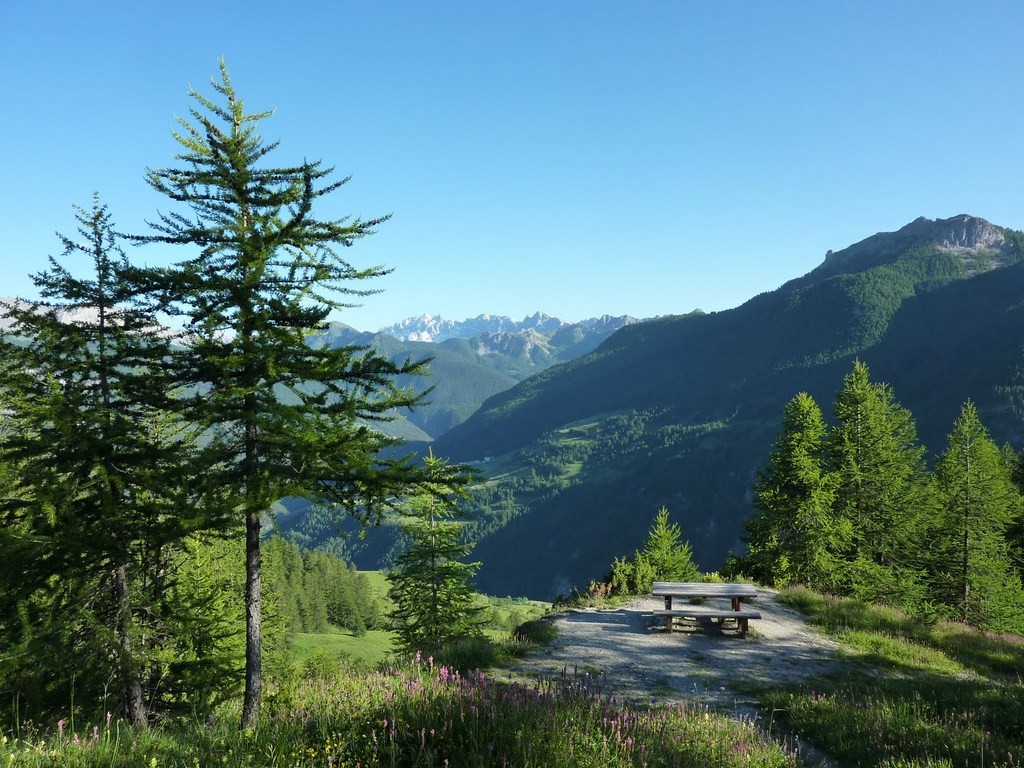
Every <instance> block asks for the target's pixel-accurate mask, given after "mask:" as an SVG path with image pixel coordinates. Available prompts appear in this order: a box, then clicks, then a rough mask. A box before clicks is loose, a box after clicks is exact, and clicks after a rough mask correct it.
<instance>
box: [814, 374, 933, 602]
mask: <svg viewBox="0 0 1024 768" xmlns="http://www.w3.org/2000/svg"><path fill="white" fill-rule="evenodd" d="M835 417H836V421H837V424H836V427H835V429H834V430H833V432H832V434H831V436H830V438H829V441H828V453H829V459H830V469H831V470H832V471H834V472H835V473H836V475H837V477H838V487H837V489H836V499H835V504H834V509H835V512H836V513H837V514H838V515H839V516H841V517H842V518H843V519H845V520H847V521H848V523H849V525H850V529H851V533H852V542H851V543H852V547H851V549H850V551H849V552H848V559H849V560H850V562H851V563H853V564H854V566H855V567H853V568H852V569H848V571H849V573H850V575H851V577H852V579H853V580H854V582H855V584H854V585H853V586H854V587H856V588H858V589H860V590H861V591H862V592H863V596H865V597H868V598H870V599H874V598H879V599H884V600H895V601H897V602H898V601H900V600H901V599H903V598H902V597H901V595H905V594H908V590H913V589H914V588H915V587H916V586H917V584H916V582H915V575H914V574H915V573H916V572H919V571H920V567H921V565H922V564H921V562H920V552H921V542H920V538H919V536H920V530H921V525H920V524H921V521H922V519H923V518H924V517H925V516H926V515H928V514H929V511H930V509H931V506H932V501H931V496H930V493H929V483H928V476H927V474H926V468H925V463H924V448H923V447H922V446H921V445H920V443H919V442H918V439H917V428H916V426H915V424H914V420H913V418H912V416H911V415H910V412H909V411H907V410H906V409H905V408H903V407H902V406H901V405H899V403H897V402H896V400H895V398H894V396H893V392H892V389H891V388H890V387H889V386H888V385H885V384H875V383H873V382H872V381H871V380H870V376H869V372H868V368H867V366H866V365H865V364H864V363H862V362H860V361H857V362H856V363H855V364H854V368H853V371H851V372H850V373H849V374H847V376H846V378H845V379H844V380H843V388H842V390H840V391H839V393H838V394H837V396H836V402H835Z"/></svg>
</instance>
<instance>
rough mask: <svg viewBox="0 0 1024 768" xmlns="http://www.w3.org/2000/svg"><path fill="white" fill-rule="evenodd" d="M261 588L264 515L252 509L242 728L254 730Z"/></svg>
mask: <svg viewBox="0 0 1024 768" xmlns="http://www.w3.org/2000/svg"><path fill="white" fill-rule="evenodd" d="M261 603H262V587H261V584H260V513H259V511H258V510H253V509H250V510H248V511H247V513H246V518H245V700H244V702H243V704H242V727H243V728H252V727H253V726H254V725H256V719H257V717H258V716H259V712H260V701H261V699H262V697H263V659H262V657H261V652H260V647H261V645H262V642H263V627H262V620H261Z"/></svg>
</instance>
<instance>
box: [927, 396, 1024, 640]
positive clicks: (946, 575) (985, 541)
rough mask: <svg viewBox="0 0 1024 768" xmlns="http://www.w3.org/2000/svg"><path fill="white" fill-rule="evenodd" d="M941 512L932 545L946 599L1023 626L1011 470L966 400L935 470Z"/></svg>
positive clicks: (974, 615) (973, 614)
mask: <svg viewBox="0 0 1024 768" xmlns="http://www.w3.org/2000/svg"><path fill="white" fill-rule="evenodd" d="M936 476H937V478H938V484H939V492H940V498H941V501H942V514H941V516H940V525H939V526H938V530H937V535H936V537H935V541H933V546H932V549H933V551H934V553H935V556H936V567H935V577H934V578H935V580H936V586H937V592H938V597H939V599H940V600H941V601H942V602H944V603H946V604H947V605H950V606H952V607H953V608H954V610H955V613H956V615H957V617H958V618H960V619H962V620H963V621H966V622H968V623H970V624H974V625H975V626H979V627H982V628H985V629H996V630H1010V631H1014V632H1019V631H1020V630H1021V629H1022V628H1024V589H1022V588H1021V580H1020V574H1019V573H1018V572H1017V570H1016V569H1015V568H1014V567H1013V564H1012V562H1011V559H1010V552H1009V541H1008V540H1007V536H1006V534H1007V530H1008V529H1009V527H1010V525H1011V524H1012V523H1013V522H1014V521H1015V520H1016V519H1018V517H1019V515H1020V512H1021V495H1020V492H1019V491H1018V490H1017V488H1016V486H1015V485H1014V483H1013V477H1012V467H1011V466H1010V465H1009V464H1008V463H1007V462H1006V460H1005V457H1004V456H1003V454H1002V452H1001V451H1000V450H999V448H998V447H997V446H996V445H995V443H993V442H992V440H991V439H990V438H989V435H988V431H987V430H986V429H985V427H984V425H982V423H981V420H980V419H979V418H978V412H977V409H976V408H975V407H974V404H973V403H971V402H969V401H968V402H967V403H966V404H965V405H964V407H963V410H962V411H961V413H960V417H959V418H958V419H957V421H956V423H955V424H954V426H953V432H952V433H951V434H950V435H949V441H948V447H947V448H946V451H945V452H944V453H943V454H942V456H941V457H940V459H939V462H938V466H937V468H936Z"/></svg>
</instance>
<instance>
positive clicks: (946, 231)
mask: <svg viewBox="0 0 1024 768" xmlns="http://www.w3.org/2000/svg"><path fill="white" fill-rule="evenodd" d="M915 245H916V246H930V247H934V248H936V249H939V250H944V251H952V252H954V253H959V254H960V255H961V256H962V257H963V256H968V257H969V256H973V255H976V254H978V253H980V252H986V253H990V254H991V255H992V256H994V257H996V259H995V261H993V262H992V264H991V266H992V267H997V266H1001V263H1000V261H999V259H998V257H999V256H1000V255H1002V254H1003V253H1005V252H1006V251H1007V249H1008V248H1009V243H1008V242H1007V238H1006V230H1005V229H1003V228H1002V227H998V226H996V225H995V224H992V223H990V222H988V221H986V220H985V219H981V218H978V217H977V216H971V215H969V214H966V213H962V214H960V215H958V216H951V217H950V218H948V219H929V218H926V217H924V216H920V217H918V218H916V219H914V220H913V221H912V222H910V223H909V224H907V225H906V226H904V227H902V228H900V229H898V230H897V231H895V232H879V233H878V234H875V235H872V236H871V237H868V238H865V239H864V240H861V241H860V242H859V243H854V244H853V245H851V246H850V247H848V248H844V249H843V250H841V251H829V252H828V253H826V254H825V261H824V262H823V263H822V264H821V265H820V266H819V267H818V268H817V269H816V270H815V272H828V273H835V272H840V271H843V270H844V269H849V268H851V267H852V268H856V267H861V266H864V267H868V266H874V265H876V264H878V263H880V262H882V261H885V260H887V259H888V258H890V257H896V256H898V255H899V254H900V253H901V252H903V251H905V250H906V249H907V248H910V247H912V246H915ZM864 259H868V260H869V261H868V262H866V263H863V264H862V263H861V262H862V260H864Z"/></svg>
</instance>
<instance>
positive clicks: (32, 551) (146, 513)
mask: <svg viewBox="0 0 1024 768" xmlns="http://www.w3.org/2000/svg"><path fill="white" fill-rule="evenodd" d="M76 218H77V220H78V223H79V227H78V231H77V235H76V236H75V237H68V236H63V235H61V236H60V237H61V240H62V242H63V244H64V254H63V255H64V258H65V259H74V258H83V257H84V258H85V259H87V260H88V261H89V262H91V263H90V267H91V271H92V276H91V277H90V278H79V277H75V276H74V275H73V274H72V272H71V271H70V270H69V269H68V268H66V267H65V266H63V265H61V264H60V263H59V262H58V261H57V260H56V259H53V258H51V259H50V268H49V269H48V270H47V271H44V272H40V273H38V274H36V275H34V276H33V281H34V283H35V285H36V287H37V289H38V290H39V292H40V294H41V297H42V299H41V300H40V301H37V302H32V303H17V302H16V303H12V304H9V305H7V307H6V314H7V316H8V317H9V318H10V319H11V320H12V321H13V324H12V326H11V329H10V335H7V336H5V337H4V338H3V340H2V350H3V356H2V368H3V370H2V376H0V381H2V384H0V394H2V397H3V407H4V411H5V414H4V419H5V421H6V422H7V428H6V429H5V430H4V433H3V438H2V440H0V448H2V451H3V455H4V457H5V459H6V460H7V461H9V462H10V465H11V466H14V467H17V470H18V474H19V476H20V478H21V485H22V488H21V491H20V492H19V493H17V494H13V495H11V494H9V495H7V496H5V497H4V499H3V501H2V503H0V521H2V522H3V523H4V526H5V527H8V528H9V530H19V531H21V536H20V538H19V541H20V546H18V547H16V548H15V549H13V550H8V551H6V552H4V554H3V557H2V560H3V565H2V568H3V570H4V571H8V572H10V571H12V570H13V571H14V572H13V573H6V574H4V575H5V576H7V578H4V579H3V581H4V585H3V586H4V589H0V592H3V593H4V597H5V599H8V600H16V599H21V601H22V603H21V604H22V606H23V608H22V610H23V612H25V611H31V610H35V612H36V614H38V615H37V619H38V625H37V628H36V630H27V635H26V636H33V635H34V636H35V637H36V638H37V639H41V640H43V641H44V642H49V641H46V639H45V637H44V636H43V634H42V633H40V632H39V631H38V627H41V626H45V625H47V622H49V621H55V622H56V623H58V624H63V626H62V627H58V628H56V631H55V633H54V634H53V635H52V637H51V639H52V640H53V641H54V643H51V645H50V646H47V647H46V648H44V649H43V650H42V651H41V652H42V653H44V654H46V655H48V656H49V657H50V659H48V660H47V661H50V660H52V659H54V658H57V659H65V660H68V661H70V662H74V663H77V664H78V666H80V667H81V668H82V669H83V670H89V672H88V673H86V674H83V675H82V677H83V678H87V677H89V675H99V678H98V679H99V681H102V682H97V690H89V691H87V690H86V689H87V683H86V680H85V679H81V680H80V682H79V692H80V696H84V695H85V694H86V693H87V692H88V693H89V694H96V695H97V696H98V695H100V693H99V691H102V690H103V689H104V688H106V687H107V686H109V681H115V684H116V685H117V686H119V687H120V691H121V694H122V696H121V698H122V704H123V706H124V711H125V713H126V717H127V718H128V719H129V720H130V721H132V722H133V723H135V724H139V725H141V724H144V723H145V722H146V721H147V703H146V698H145V696H144V688H143V677H144V672H145V670H144V666H145V665H144V656H145V650H146V649H145V648H144V647H143V642H142V637H143V634H144V631H143V630H144V628H143V627H142V626H140V623H139V621H138V620H137V619H138V618H139V617H140V616H142V615H143V614H146V613H148V612H147V611H145V610H144V608H145V606H141V605H138V600H140V599H142V598H141V597H139V596H138V595H137V591H136V593H135V595H136V596H134V597H133V584H135V585H137V584H138V582H139V579H140V574H139V571H140V569H141V568H142V567H143V561H144V559H145V556H146V552H147V551H149V552H152V551H153V550H154V549H158V548H159V547H161V546H163V545H168V544H170V543H172V542H174V541H176V540H178V539H179V538H181V537H182V536H183V535H184V533H185V532H187V531H188V530H189V525H190V523H189V520H188V515H187V514H183V515H179V514H177V513H176V511H175V510H176V508H177V509H180V508H182V507H183V508H186V509H187V508H189V507H190V506H191V505H190V504H187V503H186V504H181V503H176V502H175V500H174V499H172V498H171V496H172V493H171V487H172V486H171V485H170V484H169V478H171V477H174V479H175V487H180V484H181V481H182V480H183V477H182V475H181V471H180V458H181V455H182V453H183V452H184V451H185V450H186V448H185V447H183V446H182V445H181V444H180V442H179V441H176V440H175V439H174V438H173V437H172V436H170V435H169V433H168V431H167V430H166V428H165V425H164V424H163V414H164V412H165V410H166V401H167V397H166V394H167V391H168V388H169V387H168V384H167V380H166V379H165V378H164V376H163V362H164V361H165V359H166V357H167V355H168V344H167V340H166V338H165V337H164V336H162V335H161V334H160V333H159V331H158V327H157V324H156V322H155V320H154V316H153V314H152V311H151V309H150V308H148V307H146V306H145V305H144V304H141V303H140V302H139V301H138V293H137V290H136V286H135V284H134V282H133V274H134V270H133V268H132V267H131V265H130V264H129V262H128V260H127V259H126V258H125V255H124V252H123V251H122V250H121V248H120V247H119V244H118V237H117V235H116V234H115V230H114V226H113V223H112V221H111V216H110V213H109V211H108V210H107V207H106V206H105V205H102V204H101V203H100V201H99V198H98V197H95V198H94V202H93V206H92V208H91V209H90V210H87V209H82V208H77V207H76ZM179 501H180V500H179ZM55 584H59V585H60V588H59V589H56V590H54V591H53V592H52V593H51V594H46V593H47V592H48V587H47V585H55ZM33 595H34V596H35V597H34V598H33ZM33 599H34V600H35V602H34V603H33ZM33 604H34V606H35V608H34V609H30V608H27V607H26V606H32V605H33ZM24 615H25V617H26V619H29V618H30V617H29V614H28V613H24ZM97 628H102V631H100V632H99V633H97ZM58 637H59V638H62V639H58ZM61 645H63V647H59V646H61ZM82 654H85V656H86V657H87V658H86V657H83V655H82ZM108 659H110V660H113V665H112V667H113V668H111V663H110V662H108V661H107V660H108ZM29 666H32V665H29ZM58 667H59V664H57V665H53V667H52V668H51V669H50V670H49V673H51V676H52V674H53V670H56V669H57V668H58ZM46 670H47V664H42V665H41V666H40V667H39V668H36V669H35V673H37V674H40V675H43V674H47V672H46ZM71 674H74V672H72V673H71ZM56 675H57V677H59V676H60V674H59V673H56Z"/></svg>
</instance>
